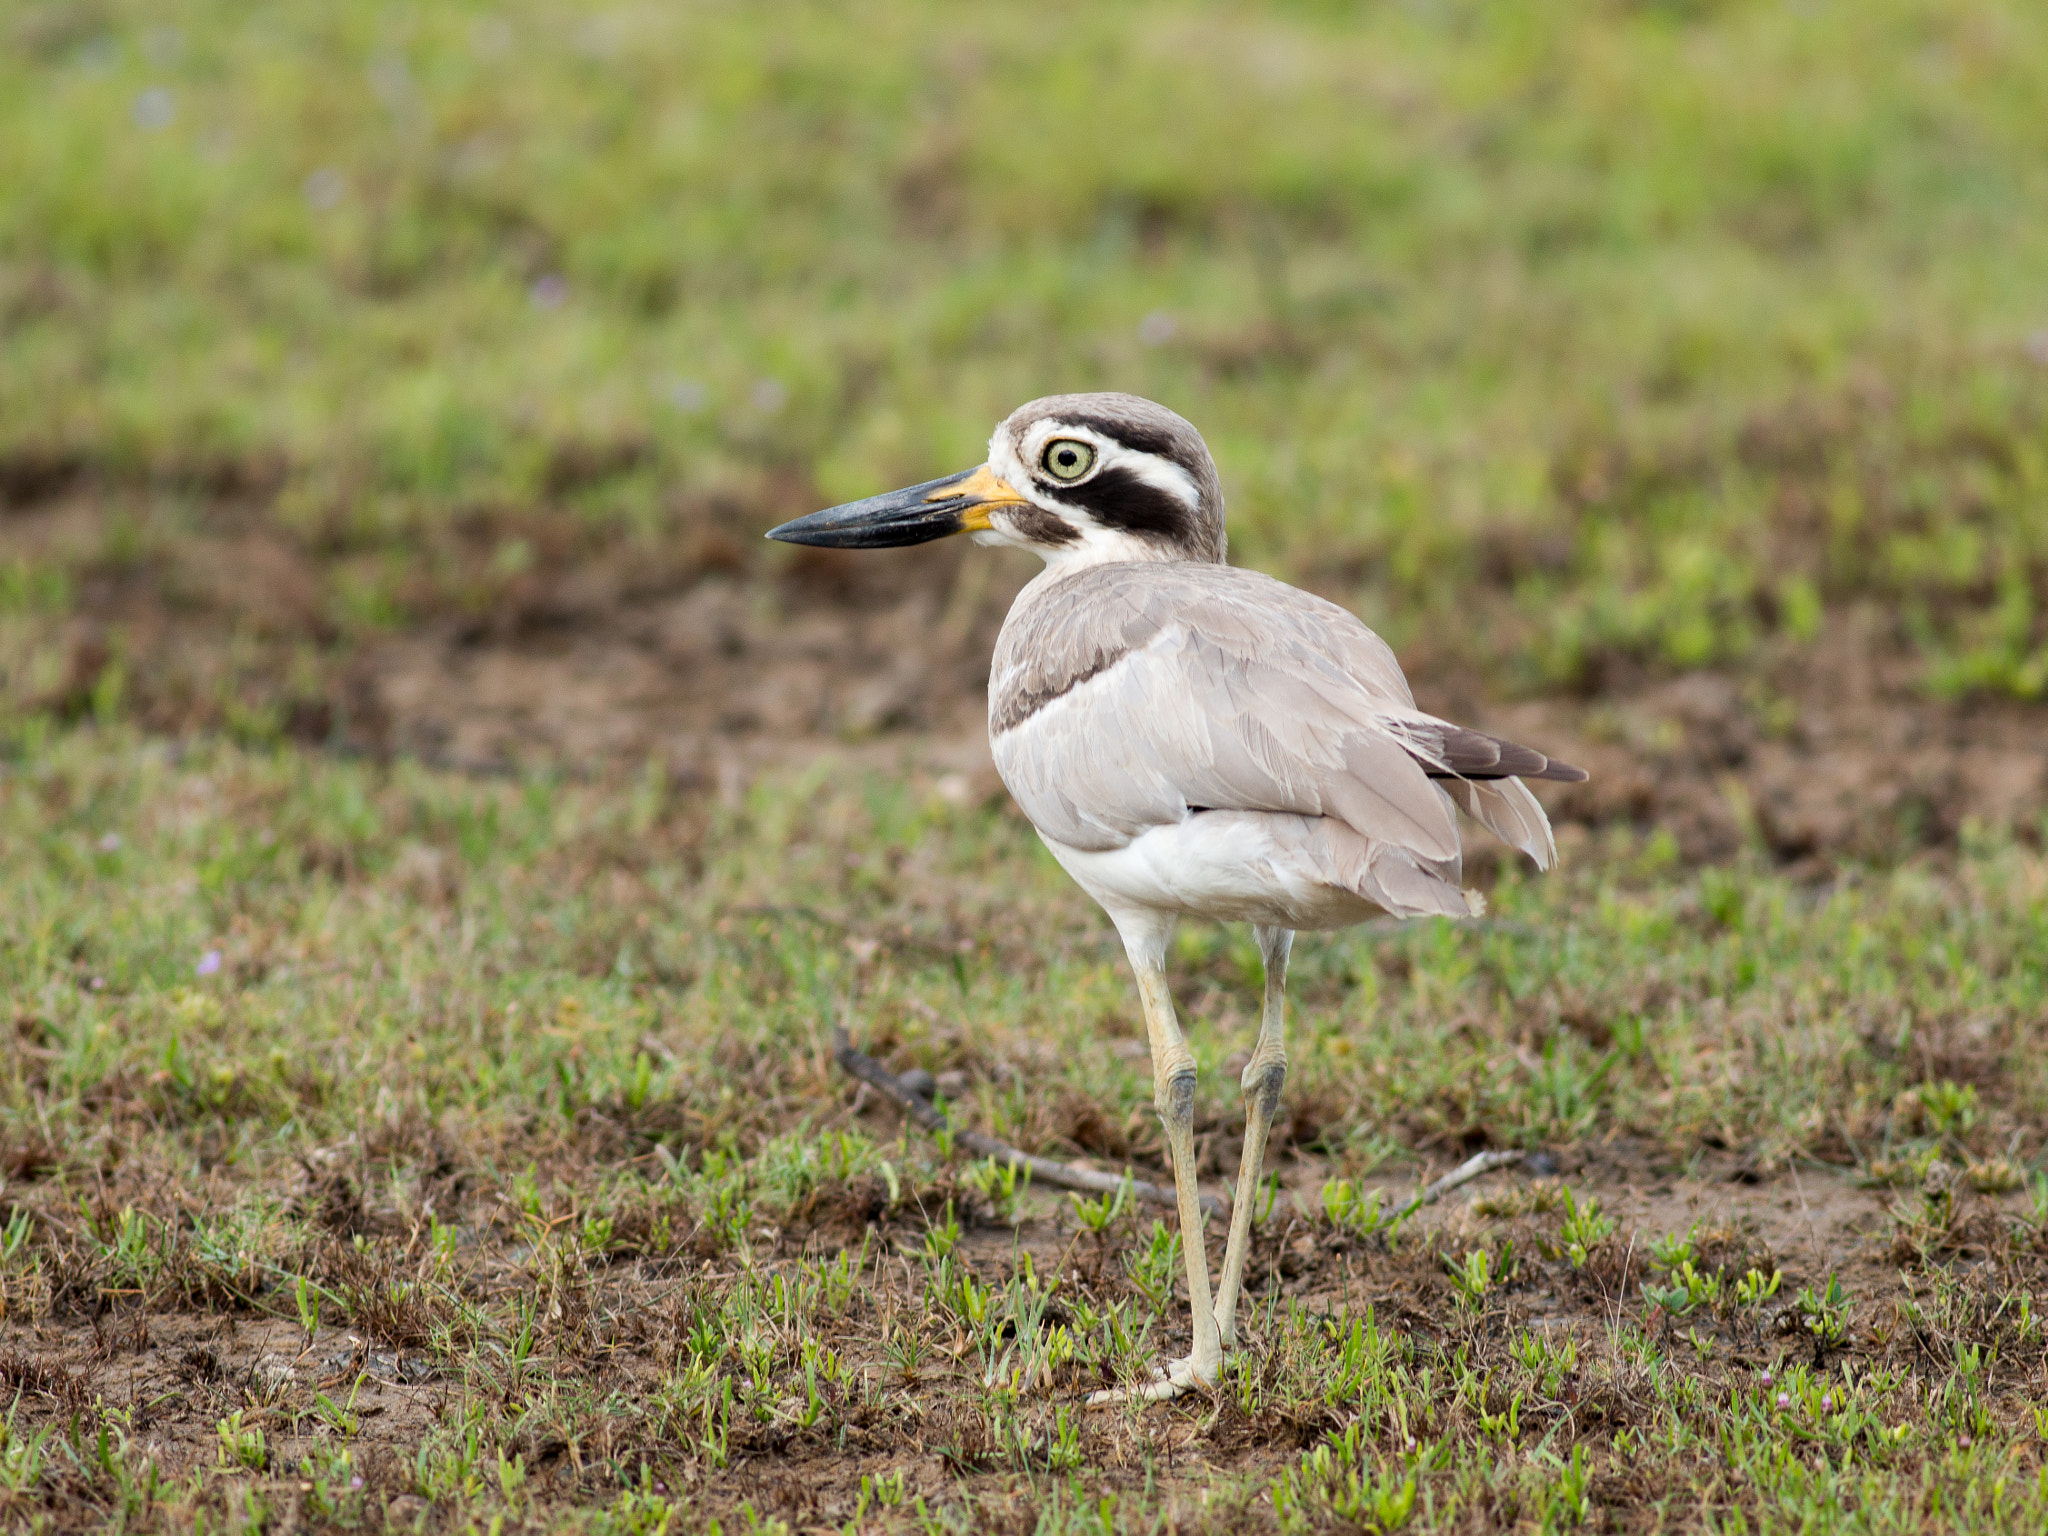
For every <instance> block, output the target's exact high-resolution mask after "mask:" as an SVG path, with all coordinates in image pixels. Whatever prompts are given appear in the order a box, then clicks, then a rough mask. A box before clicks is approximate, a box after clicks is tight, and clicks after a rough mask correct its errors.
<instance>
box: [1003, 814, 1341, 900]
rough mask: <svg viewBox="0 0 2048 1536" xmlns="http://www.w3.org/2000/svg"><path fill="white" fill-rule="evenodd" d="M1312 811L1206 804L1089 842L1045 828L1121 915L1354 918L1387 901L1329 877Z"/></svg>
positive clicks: (1063, 859) (1076, 871)
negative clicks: (1124, 834) (1093, 846)
mask: <svg viewBox="0 0 2048 1536" xmlns="http://www.w3.org/2000/svg"><path fill="white" fill-rule="evenodd" d="M1311 827H1312V818H1308V817H1302V816H1285V815H1273V814H1268V813H1264V812H1257V811H1203V812H1201V813H1199V814H1195V815H1190V816H1188V817H1187V818H1186V819H1185V820H1182V821H1179V822H1175V823H1172V824H1171V825H1168V826H1159V827H1152V828H1149V829H1147V830H1146V831H1144V832H1142V833H1140V834H1139V835H1138V836H1137V837H1134V838H1132V839H1131V841H1130V842H1128V843H1125V844H1124V845H1123V846H1122V847H1120V848H1108V849H1102V850H1099V851H1091V850H1088V849H1083V848H1071V847H1068V846H1066V845H1065V844H1063V843H1059V842H1055V841H1054V840H1053V839H1052V838H1050V837H1045V836H1044V834H1043V833H1040V834H1039V835H1040V836H1041V837H1043V838H1044V841H1045V845H1046V847H1048V848H1050V849H1051V850H1052V855H1053V857H1054V858H1056V859H1058V860H1059V861H1060V866H1061V868H1063V869H1065V870H1066V872H1067V873H1068V874H1070V875H1072V876H1073V877H1074V880H1075V883H1076V884H1078V885H1079V886H1080V887H1081V889H1083V890H1084V891H1086V892H1087V893H1088V894H1089V895H1090V896H1092V897H1094V898H1095V900H1096V901H1097V902H1099V903H1100V904H1101V905H1102V907H1103V908H1104V909H1105V910H1106V911H1108V912H1109V914H1110V915H1111V916H1112V917H1115V916H1116V915H1117V914H1118V913H1119V912H1122V911H1130V910H1132V909H1138V910H1144V911H1154V912H1182V913H1186V914H1188V915H1189V916H1192V917H1203V918H1210V919H1213V920H1216V921H1221V922H1250V923H1271V924H1274V925H1277V926H1279V927H1283V928H1295V929H1320V928H1348V927H1350V926H1351V925H1352V924H1353V923H1361V922H1364V921H1365V920H1366V919H1368V918H1372V917H1377V916H1379V915H1380V912H1381V909H1380V908H1379V907H1378V906H1376V905H1374V904H1373V903H1372V902H1370V901H1367V900H1366V899H1365V898H1364V897H1362V896H1360V895H1358V894H1357V893H1355V892H1353V891H1349V890H1346V889H1344V888H1343V887H1342V886H1340V885H1335V884H1333V883H1331V880H1330V878H1329V875H1330V872H1329V871H1328V870H1327V869H1324V868H1322V867H1321V861H1320V860H1318V859H1317V858H1315V857H1314V852H1313V845H1314V839H1313V838H1312V837H1310V836H1307V835H1305V834H1306V833H1307V832H1308V831H1309V830H1310V828H1311Z"/></svg>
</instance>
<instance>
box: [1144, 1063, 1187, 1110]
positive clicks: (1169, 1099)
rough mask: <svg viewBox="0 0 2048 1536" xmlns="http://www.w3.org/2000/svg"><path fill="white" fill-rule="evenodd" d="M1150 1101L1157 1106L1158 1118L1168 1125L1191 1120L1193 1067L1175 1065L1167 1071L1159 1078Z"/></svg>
mask: <svg viewBox="0 0 2048 1536" xmlns="http://www.w3.org/2000/svg"><path fill="white" fill-rule="evenodd" d="M1152 1102H1153V1104H1154V1105H1156V1106H1157V1107H1158V1110H1159V1118H1160V1119H1162V1120H1164V1121H1165V1122H1166V1123H1167V1124H1169V1125H1172V1124H1175V1123H1176V1122H1179V1123H1187V1122H1190V1121H1192V1120H1193V1119H1194V1117H1195V1069H1194V1067H1193V1066H1192V1065H1189V1066H1185V1067H1176V1068H1175V1069H1174V1070H1173V1071H1171V1072H1169V1073H1167V1075H1166V1076H1165V1077H1164V1078H1163V1079H1161V1080H1160V1083H1159V1088H1158V1091H1157V1092H1156V1093H1155V1094H1154V1095H1153V1097H1152Z"/></svg>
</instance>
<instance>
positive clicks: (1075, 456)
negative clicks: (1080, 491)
mask: <svg viewBox="0 0 2048 1536" xmlns="http://www.w3.org/2000/svg"><path fill="white" fill-rule="evenodd" d="M1038 462H1039V463H1041V464H1043V465H1044V466H1045V472H1046V473H1047V474H1049V475H1051V476H1052V477H1053V479H1055V480H1078V479H1080V478H1081V477H1082V476H1083V475H1085V474H1087V473H1088V471H1089V470H1090V469H1091V468H1092V467H1093V466H1094V464H1095V450H1094V449H1093V448H1092V447H1090V446H1089V445H1088V444H1087V443H1082V442H1076V441H1075V440H1074V439H1073V438H1071V437H1059V438H1054V439H1053V440H1052V441H1051V442H1049V443H1047V444H1046V445H1045V452H1044V453H1043V454H1041V455H1040V456H1039V460H1038Z"/></svg>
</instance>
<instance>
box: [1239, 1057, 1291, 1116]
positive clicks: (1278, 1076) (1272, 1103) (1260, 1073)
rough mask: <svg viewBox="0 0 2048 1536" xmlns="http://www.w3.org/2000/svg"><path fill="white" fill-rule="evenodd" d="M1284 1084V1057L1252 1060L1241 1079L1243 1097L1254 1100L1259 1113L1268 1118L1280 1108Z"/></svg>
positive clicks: (1285, 1068) (1285, 1074)
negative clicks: (1257, 1105)
mask: <svg viewBox="0 0 2048 1536" xmlns="http://www.w3.org/2000/svg"><path fill="white" fill-rule="evenodd" d="M1286 1083H1287V1058H1286V1057H1285V1056H1280V1057H1268V1058H1267V1059H1265V1060H1263V1061H1262V1060H1259V1059H1257V1058H1254V1059H1253V1061H1252V1064H1251V1065H1250V1066H1248V1067H1246V1068H1245V1069H1244V1077H1243V1078H1242V1079H1241V1085H1242V1087H1243V1088H1244V1096H1245V1097H1246V1098H1247V1099H1252V1098H1256V1099H1257V1100H1258V1103H1259V1108H1260V1109H1261V1111H1263V1112H1264V1113H1265V1114H1266V1115H1267V1116H1269V1117H1270V1116H1271V1115H1272V1113H1273V1111H1274V1110H1276V1109H1278V1108H1279V1107H1280V1090H1281V1089H1282V1088H1283V1087H1284V1086H1286Z"/></svg>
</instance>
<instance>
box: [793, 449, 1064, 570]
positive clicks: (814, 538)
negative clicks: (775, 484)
mask: <svg viewBox="0 0 2048 1536" xmlns="http://www.w3.org/2000/svg"><path fill="white" fill-rule="evenodd" d="M1023 500H1024V498H1023V497H1022V496H1019V495H1018V494H1017V493H1016V492H1015V491H1014V490H1012V489H1011V488H1010V486H1009V484H1008V483H1007V482H1006V481H1004V479H1003V478H1002V477H1001V476H1000V475H998V474H996V472H995V471H994V470H992V469H990V468H989V467H988V466H987V465H986V464H984V465H982V466H981V467H980V468H979V469H969V470H963V471H961V472H960V473H959V474H957V475H947V476H946V477H945V478H944V479H941V480H927V481H925V483H924V484H923V485H913V486H910V487H909V488H908V489H906V490H901V491H890V492H889V493H888V494H887V495H885V496H870V497H868V498H867V499H866V500H865V501H849V502H848V503H847V504H846V505H845V506H843V507H827V508H826V509H825V510H824V511H823V512H813V513H812V514H811V515H810V516H809V517H800V518H798V519H796V521H795V522H790V523H784V524H783V525H782V526H781V527H780V528H770V529H769V530H768V537H769V538H771V539H780V540H782V542H783V543H785V544H816V545H819V546H821V547H823V548H825V549H893V548H895V547H896V546H898V545H901V544H929V543H930V542H931V541H932V540H933V539H943V538H945V537H946V536H947V535H948V534H954V533H978V532H980V531H981V530H982V529H984V528H986V527H988V514H989V509H990V508H991V507H998V506H1002V505H1004V504H1006V503H1007V504H1012V505H1014V504H1017V503H1021V502H1022V501H1023Z"/></svg>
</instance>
